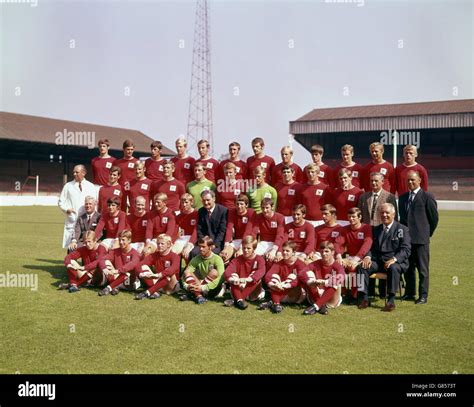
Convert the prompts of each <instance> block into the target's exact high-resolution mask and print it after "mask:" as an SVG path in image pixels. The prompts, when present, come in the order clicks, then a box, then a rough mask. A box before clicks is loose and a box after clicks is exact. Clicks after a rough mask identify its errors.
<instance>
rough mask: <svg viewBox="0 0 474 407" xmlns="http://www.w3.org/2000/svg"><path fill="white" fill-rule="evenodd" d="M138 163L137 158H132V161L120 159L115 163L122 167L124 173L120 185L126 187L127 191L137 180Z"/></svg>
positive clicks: (121, 175)
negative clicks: (136, 165) (136, 164)
mask: <svg viewBox="0 0 474 407" xmlns="http://www.w3.org/2000/svg"><path fill="white" fill-rule="evenodd" d="M137 161H138V159H136V158H135V157H132V159H131V160H126V159H125V158H119V159H117V160H115V161H114V165H116V166H117V167H120V169H121V170H122V173H121V174H120V178H119V183H120V185H122V186H125V189H127V188H128V186H129V184H130V182H131V181H132V180H134V179H135V163H136V162H137Z"/></svg>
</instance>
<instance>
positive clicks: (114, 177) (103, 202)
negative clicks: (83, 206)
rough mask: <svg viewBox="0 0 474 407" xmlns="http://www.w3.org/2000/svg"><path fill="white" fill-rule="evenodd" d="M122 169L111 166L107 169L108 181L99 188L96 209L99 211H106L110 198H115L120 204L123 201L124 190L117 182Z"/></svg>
mask: <svg viewBox="0 0 474 407" xmlns="http://www.w3.org/2000/svg"><path fill="white" fill-rule="evenodd" d="M121 172H122V170H121V169H120V167H117V166H112V168H110V171H109V181H108V182H107V184H106V185H103V186H101V187H100V189H99V201H98V205H97V209H98V210H99V213H105V212H107V201H108V200H109V199H112V198H117V199H118V200H119V201H120V203H121V205H122V204H123V203H124V202H125V199H124V196H125V194H124V191H123V188H122V186H121V185H120V184H119V179H120V174H121Z"/></svg>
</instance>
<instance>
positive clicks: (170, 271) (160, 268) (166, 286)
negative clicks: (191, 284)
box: [135, 234, 180, 300]
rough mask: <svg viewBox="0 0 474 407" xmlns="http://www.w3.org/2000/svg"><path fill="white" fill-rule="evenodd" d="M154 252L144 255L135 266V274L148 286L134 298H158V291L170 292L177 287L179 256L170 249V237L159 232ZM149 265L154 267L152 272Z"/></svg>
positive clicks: (174, 290) (176, 289) (175, 290)
mask: <svg viewBox="0 0 474 407" xmlns="http://www.w3.org/2000/svg"><path fill="white" fill-rule="evenodd" d="M156 245H157V249H156V252H155V253H153V254H150V255H148V256H146V257H145V258H144V259H143V260H142V262H141V263H140V264H138V265H137V267H136V268H135V274H136V275H137V277H138V278H140V279H141V280H142V281H143V282H144V283H145V285H146V286H147V287H148V288H147V289H146V290H145V291H143V292H141V293H139V294H137V295H135V299H136V300H144V299H145V298H149V299H155V298H160V296H161V294H160V291H161V290H162V291H164V292H165V293H166V294H172V293H174V292H177V291H178V289H179V284H178V278H179V262H180V259H179V256H178V255H177V254H176V253H173V252H172V251H171V237H169V236H168V235H165V234H161V235H159V236H158V237H157V239H156ZM151 267H153V268H154V272H153V271H152V269H151Z"/></svg>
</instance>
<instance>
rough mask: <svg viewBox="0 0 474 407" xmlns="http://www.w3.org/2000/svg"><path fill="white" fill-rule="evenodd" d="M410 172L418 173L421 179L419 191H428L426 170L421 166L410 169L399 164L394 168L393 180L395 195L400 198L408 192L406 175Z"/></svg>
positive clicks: (417, 165) (416, 165)
mask: <svg viewBox="0 0 474 407" xmlns="http://www.w3.org/2000/svg"><path fill="white" fill-rule="evenodd" d="M410 171H418V173H419V174H420V177H421V185H420V187H421V189H423V190H424V191H428V172H427V171H426V168H425V167H423V166H422V165H421V164H418V163H417V164H415V165H413V166H411V167H407V166H406V165H405V164H400V165H399V166H397V168H395V179H396V184H397V194H398V196H402V195H403V194H404V193H406V192H408V191H409V189H408V186H407V179H408V173H409V172H410Z"/></svg>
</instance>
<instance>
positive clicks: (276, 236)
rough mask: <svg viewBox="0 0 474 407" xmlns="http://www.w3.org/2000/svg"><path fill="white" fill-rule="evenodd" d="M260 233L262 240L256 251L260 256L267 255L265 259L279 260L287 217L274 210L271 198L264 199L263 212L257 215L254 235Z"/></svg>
mask: <svg viewBox="0 0 474 407" xmlns="http://www.w3.org/2000/svg"><path fill="white" fill-rule="evenodd" d="M257 233H258V234H259V236H260V242H259V243H258V246H257V250H256V251H255V252H256V253H257V254H258V255H259V256H265V260H267V261H269V262H271V261H278V260H280V258H277V257H276V256H277V253H278V249H279V248H280V246H281V244H282V243H283V241H284V235H285V217H284V216H283V215H282V214H280V213H277V212H274V211H273V201H272V200H271V198H264V200H263V201H262V213H261V214H259V215H257V216H256V217H255V225H254V235H256V234H257Z"/></svg>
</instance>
